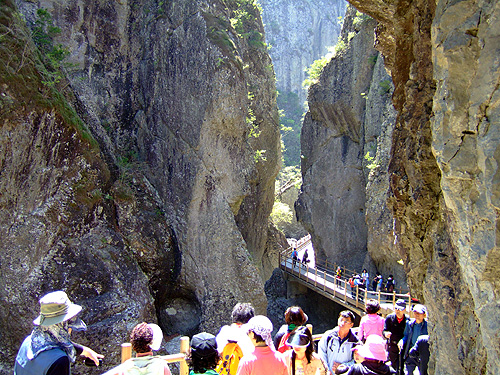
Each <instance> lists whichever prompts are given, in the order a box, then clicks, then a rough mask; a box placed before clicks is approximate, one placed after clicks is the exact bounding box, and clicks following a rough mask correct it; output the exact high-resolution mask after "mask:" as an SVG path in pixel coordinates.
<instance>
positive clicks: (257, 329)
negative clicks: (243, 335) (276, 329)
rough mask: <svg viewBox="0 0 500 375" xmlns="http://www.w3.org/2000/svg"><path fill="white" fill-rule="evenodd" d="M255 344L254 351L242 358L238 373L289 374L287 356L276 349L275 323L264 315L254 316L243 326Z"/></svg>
mask: <svg viewBox="0 0 500 375" xmlns="http://www.w3.org/2000/svg"><path fill="white" fill-rule="evenodd" d="M243 329H245V331H246V332H248V336H249V337H250V340H251V341H252V344H253V345H254V346H255V349H254V351H253V353H251V354H248V355H244V356H243V358H241V360H240V364H239V366H238V372H237V373H236V375H264V374H273V375H287V374H288V369H287V366H286V364H285V358H284V357H283V355H282V354H281V353H280V352H277V351H276V350H275V349H274V344H273V340H272V338H271V333H272V331H273V323H271V321H270V320H269V319H268V318H267V317H265V316H264V315H257V316H254V317H253V318H252V319H250V320H249V321H248V323H247V324H245V325H244V326H243Z"/></svg>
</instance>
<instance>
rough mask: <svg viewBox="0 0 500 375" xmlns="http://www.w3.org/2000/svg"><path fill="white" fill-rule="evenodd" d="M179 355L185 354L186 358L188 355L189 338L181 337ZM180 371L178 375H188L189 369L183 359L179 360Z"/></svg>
mask: <svg viewBox="0 0 500 375" xmlns="http://www.w3.org/2000/svg"><path fill="white" fill-rule="evenodd" d="M180 352H181V353H183V354H185V355H186V356H187V355H188V353H189V337H187V336H182V337H181V350H180ZM179 363H180V371H179V375H188V374H189V367H188V364H187V362H186V360H185V359H183V360H181V361H180V362H179Z"/></svg>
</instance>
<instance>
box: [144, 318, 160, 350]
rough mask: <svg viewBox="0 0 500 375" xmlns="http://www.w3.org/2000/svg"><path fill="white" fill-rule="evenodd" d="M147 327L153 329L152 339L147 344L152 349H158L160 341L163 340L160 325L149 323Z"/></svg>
mask: <svg viewBox="0 0 500 375" xmlns="http://www.w3.org/2000/svg"><path fill="white" fill-rule="evenodd" d="M148 327H149V328H151V330H152V331H153V341H151V344H149V346H150V347H151V349H153V350H158V349H160V346H161V342H162V340H163V332H162V330H161V328H160V326H158V325H157V324H154V323H149V324H148Z"/></svg>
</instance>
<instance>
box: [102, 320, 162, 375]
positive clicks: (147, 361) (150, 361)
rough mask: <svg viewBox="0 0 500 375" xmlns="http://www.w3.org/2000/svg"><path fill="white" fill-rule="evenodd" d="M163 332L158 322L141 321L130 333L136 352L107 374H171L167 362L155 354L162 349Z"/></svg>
mask: <svg viewBox="0 0 500 375" xmlns="http://www.w3.org/2000/svg"><path fill="white" fill-rule="evenodd" d="M162 340H163V332H162V331H161V328H160V327H159V326H158V325H156V324H147V323H139V324H138V325H136V326H135V327H134V329H133V330H132V332H131V333H130V343H131V344H132V349H133V350H134V351H135V352H136V357H135V358H130V359H128V360H126V361H125V362H123V363H122V364H121V365H119V366H117V367H115V368H114V369H113V370H110V371H108V372H106V374H105V375H171V373H170V369H169V368H168V364H167V362H165V361H164V360H163V359H161V358H160V357H156V356H154V355H153V350H154V351H156V350H158V349H160V346H161V342H162Z"/></svg>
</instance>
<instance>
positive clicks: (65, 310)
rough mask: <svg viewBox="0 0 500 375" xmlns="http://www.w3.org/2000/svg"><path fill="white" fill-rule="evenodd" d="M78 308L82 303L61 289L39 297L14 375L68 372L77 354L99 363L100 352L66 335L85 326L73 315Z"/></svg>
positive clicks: (101, 356)
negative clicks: (30, 329) (36, 312)
mask: <svg viewBox="0 0 500 375" xmlns="http://www.w3.org/2000/svg"><path fill="white" fill-rule="evenodd" d="M81 310H82V307H81V306H80V305H77V304H75V303H72V302H71V301H70V300H69V298H68V296H67V294H66V293H65V292H64V291H62V290H58V291H55V292H51V293H48V294H46V295H45V296H43V297H42V298H40V315H39V316H38V317H37V318H36V319H35V320H34V321H33V324H34V325H35V327H34V328H33V330H32V331H31V334H30V335H29V336H28V337H26V338H25V339H24V341H23V343H22V345H21V347H20V348H19V352H18V353H17V357H16V363H15V366H14V375H35V374H45V375H70V374H71V364H72V363H74V362H75V360H76V357H77V356H78V355H81V356H84V357H87V358H89V359H90V360H91V361H93V363H94V364H95V365H96V366H99V361H100V359H101V358H103V357H104V356H103V355H102V354H98V353H96V352H95V351H93V350H92V349H90V348H88V347H86V346H83V345H79V344H77V343H74V342H72V341H71V339H70V334H71V331H72V330H73V331H85V330H86V328H87V326H86V324H85V323H84V322H83V321H82V320H81V319H79V318H78V317H77V315H78V314H79V313H80V311H81Z"/></svg>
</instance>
